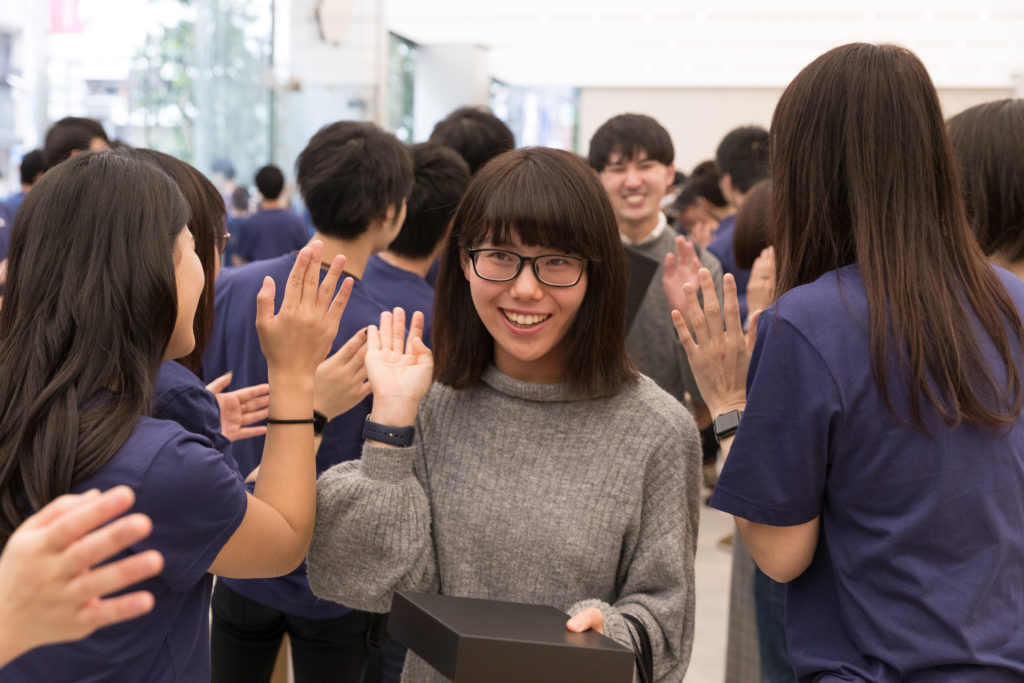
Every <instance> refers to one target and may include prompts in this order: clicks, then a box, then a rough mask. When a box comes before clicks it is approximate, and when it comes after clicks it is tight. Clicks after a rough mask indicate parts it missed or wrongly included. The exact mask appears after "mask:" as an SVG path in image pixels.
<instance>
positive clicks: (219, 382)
mask: <svg viewBox="0 0 1024 683" xmlns="http://www.w3.org/2000/svg"><path fill="white" fill-rule="evenodd" d="M229 384H231V373H230V372H225V373H224V374H223V375H221V376H220V377H218V378H217V379H215V380H213V381H212V382H210V383H209V384H207V385H206V390H207V391H209V392H210V393H211V394H219V393H220V392H222V391H224V389H226V388H227V386H228V385H229Z"/></svg>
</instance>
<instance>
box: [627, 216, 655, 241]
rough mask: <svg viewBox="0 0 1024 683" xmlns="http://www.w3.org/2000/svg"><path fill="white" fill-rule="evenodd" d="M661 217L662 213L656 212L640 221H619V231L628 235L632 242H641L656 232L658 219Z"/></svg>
mask: <svg viewBox="0 0 1024 683" xmlns="http://www.w3.org/2000/svg"><path fill="white" fill-rule="evenodd" d="M660 218H661V214H660V213H655V214H654V215H653V216H651V217H649V218H645V219H644V220H642V221H639V222H633V221H624V220H620V221H619V232H621V233H622V234H623V235H625V236H626V239H628V240H629V241H630V242H631V243H632V244H639V243H640V242H642V241H644V240H645V239H646V238H647V236H648V235H650V234H651V233H652V232H654V229H655V228H656V227H658V221H659V219H660Z"/></svg>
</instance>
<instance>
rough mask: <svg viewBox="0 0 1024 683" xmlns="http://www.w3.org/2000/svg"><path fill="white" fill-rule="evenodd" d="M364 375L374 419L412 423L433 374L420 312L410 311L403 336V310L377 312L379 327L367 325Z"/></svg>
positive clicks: (431, 360) (432, 365) (401, 424)
mask: <svg viewBox="0 0 1024 683" xmlns="http://www.w3.org/2000/svg"><path fill="white" fill-rule="evenodd" d="M366 332H367V350H366V375H367V377H368V378H369V380H370V390H371V391H372V392H373V413H372V415H373V420H374V421H375V422H379V423H382V424H388V425H395V426H408V425H411V424H413V422H414V421H415V419H416V413H417V411H418V409H419V404H420V399H422V398H423V397H424V396H426V395H427V391H428V390H429V389H430V384H431V382H432V381H433V377H434V357H433V355H432V354H431V353H430V349H428V348H427V346H426V344H424V343H423V338H422V337H423V314H422V313H420V312H419V311H416V312H415V313H413V317H412V324H411V325H410V326H409V338H408V340H406V339H405V311H404V310H402V309H401V308H396V309H394V311H393V312H391V313H389V312H387V311H385V312H383V313H381V315H380V328H377V327H376V326H373V325H371V326H370V327H369V328H368V329H367V331H366Z"/></svg>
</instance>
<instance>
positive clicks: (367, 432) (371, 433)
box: [363, 415, 416, 448]
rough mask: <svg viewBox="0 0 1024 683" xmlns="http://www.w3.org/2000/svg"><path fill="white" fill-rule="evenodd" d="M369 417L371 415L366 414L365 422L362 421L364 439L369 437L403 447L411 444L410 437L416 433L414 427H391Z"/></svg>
mask: <svg viewBox="0 0 1024 683" xmlns="http://www.w3.org/2000/svg"><path fill="white" fill-rule="evenodd" d="M371 417H373V416H372V415H367V416H366V422H364V423H363V438H364V439H371V440H373V441H379V442H381V443H386V444H389V445H391V446H401V447H403V448H408V447H409V446H411V445H412V438H413V436H414V435H415V434H416V428H415V427H392V426H391V425H382V424H379V423H377V422H373V421H371V420H370V418H371Z"/></svg>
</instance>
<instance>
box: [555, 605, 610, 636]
mask: <svg viewBox="0 0 1024 683" xmlns="http://www.w3.org/2000/svg"><path fill="white" fill-rule="evenodd" d="M565 626H566V628H568V629H569V630H570V631H575V632H576V633H582V632H583V631H597V632H598V633H602V634H603V633H604V614H602V613H601V610H599V609H597V608H596V607H588V608H586V609H584V610H580V611H579V612H577V613H576V614H575V615H573V617H572V619H570V620H569V621H568V622H566V624H565Z"/></svg>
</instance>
